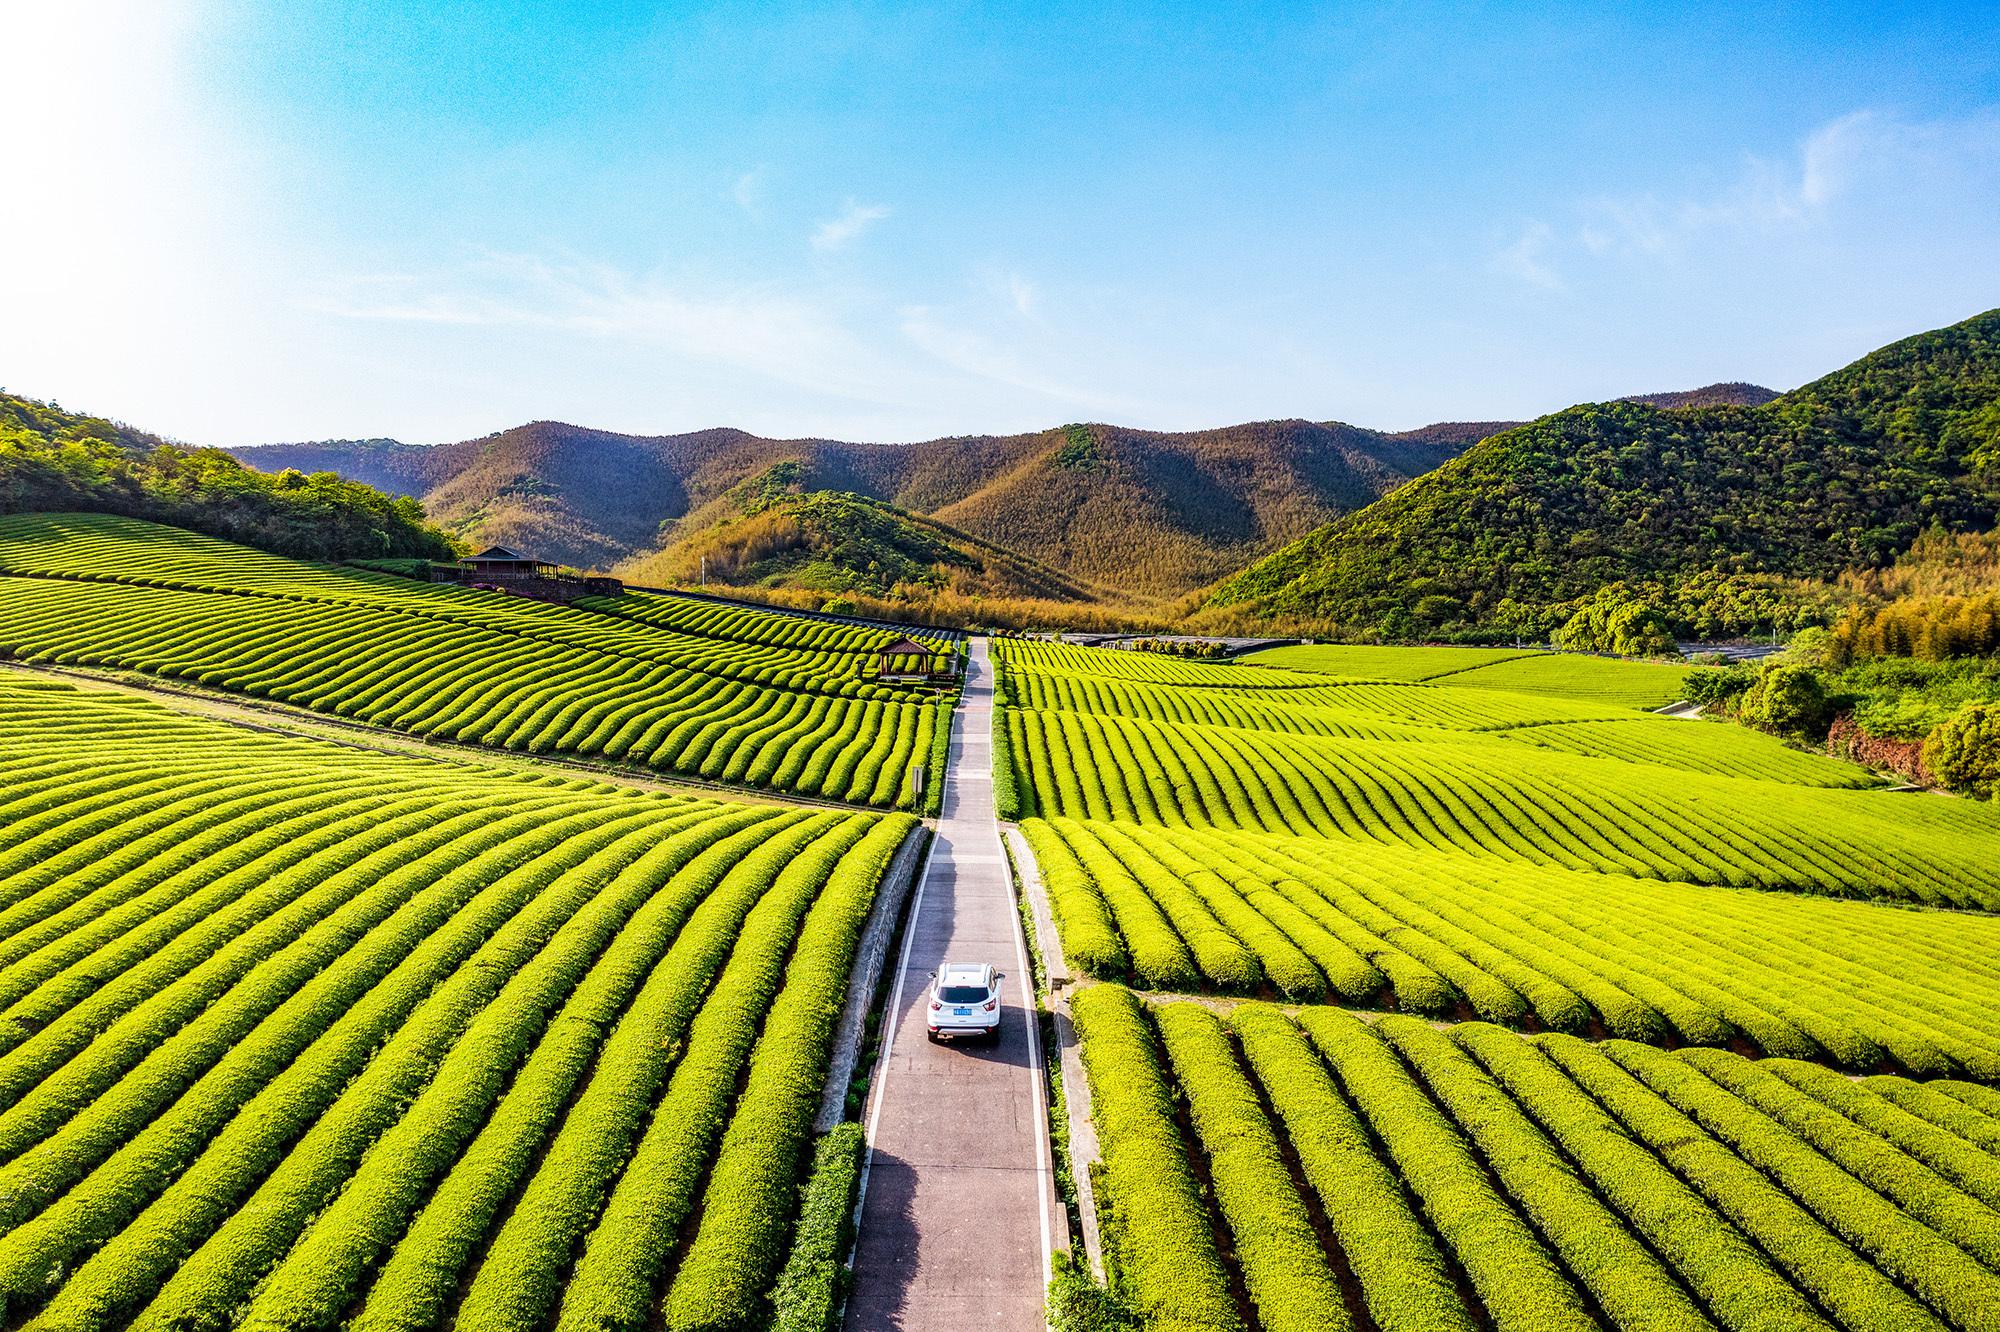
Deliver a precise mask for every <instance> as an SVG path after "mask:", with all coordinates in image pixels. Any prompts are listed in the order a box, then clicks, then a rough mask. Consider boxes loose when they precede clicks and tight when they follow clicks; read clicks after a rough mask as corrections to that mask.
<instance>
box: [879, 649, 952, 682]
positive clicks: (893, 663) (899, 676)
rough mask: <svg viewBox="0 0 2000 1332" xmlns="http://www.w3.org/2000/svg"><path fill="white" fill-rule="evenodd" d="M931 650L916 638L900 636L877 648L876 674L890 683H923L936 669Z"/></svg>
mask: <svg viewBox="0 0 2000 1332" xmlns="http://www.w3.org/2000/svg"><path fill="white" fill-rule="evenodd" d="M932 657H933V654H932V652H931V650H930V649H929V648H927V647H925V646H924V645H923V644H922V643H919V642H917V641H916V640H915V639H914V638H898V639H896V640H894V641H893V642H889V643H884V644H883V645H882V646H881V647H879V648H877V649H876V650H875V662H876V669H875V676H876V678H877V679H879V680H884V681H887V682H888V683H890V684H908V683H912V682H915V683H922V682H923V681H926V680H928V679H930V678H931V676H932V674H933V673H934V672H935V670H936V665H937V664H936V662H935V661H934V660H933V659H932Z"/></svg>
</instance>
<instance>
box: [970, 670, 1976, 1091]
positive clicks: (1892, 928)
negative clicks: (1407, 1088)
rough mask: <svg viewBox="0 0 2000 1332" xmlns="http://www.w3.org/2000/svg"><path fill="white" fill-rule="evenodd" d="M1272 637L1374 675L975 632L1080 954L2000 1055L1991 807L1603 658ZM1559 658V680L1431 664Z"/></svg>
mask: <svg viewBox="0 0 2000 1332" xmlns="http://www.w3.org/2000/svg"><path fill="white" fill-rule="evenodd" d="M1285 651H1286V652H1289V653H1290V654H1291V655H1290V656H1288V657H1286V658H1285V660H1287V661H1291V662H1293V663H1297V662H1298V661H1299V660H1300V658H1299V657H1298V655H1297V654H1298V653H1299V652H1302V651H1311V652H1327V651H1355V652H1364V651H1365V652H1367V653H1369V654H1371V656H1370V657H1369V658H1366V659H1365V660H1367V661H1372V662H1374V663H1375V664H1377V665H1378V666H1379V667H1381V668H1382V673H1383V675H1384V676H1385V678H1384V679H1381V680H1361V679H1358V678H1355V679H1348V678H1347V677H1331V676H1325V675H1314V674H1312V673H1309V672H1305V671H1302V670H1299V669H1298V668H1297V665H1296V664H1294V665H1291V666H1285V667H1281V668H1278V669H1267V668H1260V667H1258V666H1255V665H1241V664H1234V665H1216V664H1209V663H1190V662H1178V661H1175V662H1166V663H1156V662H1154V661H1148V660H1141V659H1140V654H1136V653H1128V652H1113V651H1097V652H1095V653H1091V652H1088V651H1086V650H1084V649H1079V648H1063V649H1060V650H1056V651H1051V649H1050V648H1049V647H1048V645H1043V644H1033V643H1018V644H1017V643H1012V642H1010V643H1006V644H1004V645H1003V646H1002V653H1003V660H1004V661H1005V663H1006V676H1005V685H1004V690H1005V696H1006V697H1007V698H1008V699H1010V700H1011V702H1012V703H1013V706H1011V707H1009V708H1007V709H1005V711H1004V729H1005V743H1004V744H1003V745H1002V746H1001V748H1002V749H1003V750H1004V752H1005V754H1006V760H1005V761H1006V763H1007V766H1008V771H1007V772H1006V773H1004V774H1003V776H1002V781H1001V802H1002V805H1003V807H1007V808H1011V810H1012V811H1013V812H1014V813H1015V814H1016V815H1018V816H1020V817H1021V818H1022V819H1023V821H1024V823H1023V831H1024V833H1025V835H1026V838H1027V841H1028V844H1029V846H1030V847H1031V848H1032V849H1033V851H1034V854H1035V858H1036V861H1037V862H1038V866H1039V869H1040V872H1041V874H1042V876H1043V878H1044V881H1045V883H1046V884H1047V887H1048V890H1049V896H1050V900H1051V907H1052V910H1053V914H1054V917H1055V920H1056V922H1057V925H1058V927H1059V933H1060V935H1061V939H1062V945H1063V951H1064V954H1065V957H1066V959H1067V960H1068V961H1069V963H1070V964H1071V966H1072V967H1073V968H1075V969H1076V970H1078V971H1080V972H1082V973H1083V974H1086V975H1091V976H1096V977H1099V978H1102V979H1112V980H1125V981H1129V982H1131V983H1133V984H1136V985H1140V986H1143V987H1145V988H1147V989H1152V990H1164V991H1175V990H1178V991H1207V992H1213V993H1221V994H1236V995H1260V994H1261V995H1269V996H1271V997H1274V998H1280V999H1284V1000H1288V1001H1291V1002H1296V1003H1315V1002H1333V1003H1341V1004H1347V1005H1353V1006H1360V1007H1365V1008H1382V1007H1388V1008H1394V1009H1397V1010H1401V1011H1405V1012H1415V1013H1423V1014H1429V1015H1432V1016H1435V1017H1438V1018H1474V1017H1478V1018H1484V1019H1487V1020H1489V1021H1494V1022H1502V1023H1507V1024H1510V1025H1515V1026H1526V1027H1530V1028H1547V1029H1553V1030H1557V1031H1568V1032H1575V1033H1579V1034H1584V1035H1610V1036H1619V1037H1625V1038H1629V1039H1635V1040H1642V1041H1650V1042H1658V1043H1673V1044H1689V1045H1705V1046H1713V1047H1724V1048H1727V1047H1735V1048H1739V1049H1753V1050H1757V1051H1761V1052H1765V1053H1769V1054H1775V1055H1785V1056H1791V1057H1797V1058H1805V1059H1817V1060H1822V1061H1824V1062H1826V1063H1829V1064H1832V1065H1835V1066H1839V1067H1843V1068H1849V1069H1855V1070H1861V1071H1874V1070H1877V1069H1881V1068H1894V1069H1898V1070H1902V1071H1905V1072H1909V1073H1914V1074H1920V1075H1927V1076H1928V1075H1957V1076H1971V1077H1976V1078H1981V1079H1994V1078H2000V919H1996V918H1995V917H1994V916H1992V915H1990V914H1987V913H1988V912H1989V911H1991V910H1992V909H1993V908H1994V907H1995V905H1996V904H2000V813H1997V812H1996V811H1995V810H1994V809H1993V808H1992V807H1990V806H1986V805H1980V804H1975V803H1973V802H1969V801H1962V800H1951V799H1944V798H1937V797H1928V796H1911V795H1902V794H1891V793H1888V792H1885V791H1882V790H1879V789H1873V788H1877V787H1879V785H1880V783H1879V782H1878V780H1877V779H1876V778H1874V777H1873V776H1872V775H1871V774H1869V773H1867V772H1866V771H1865V770H1863V769H1861V768H1858V767H1855V766H1853V765H1850V764H1845V763H1839V762H1836V761H1834V760H1832V759H1828V758H1824V757H1821V756H1817V755H1812V754H1805V753H1801V752H1798V751H1795V750H1792V749H1789V748H1787V747H1785V746H1784V745H1782V744H1780V743H1779V742H1778V741H1776V740H1774V739H1772V738H1771V737H1769V736H1765V735H1761V734H1758V733H1755V732H1751V731H1747V730H1744V729H1742V728H1740V727H1735V726H1728V725H1723V724H1719V723H1705V722H1688V721H1679V720H1670V719H1666V718H1659V717H1652V716H1648V715H1646V714H1645V713H1643V712H1641V711H1639V710H1637V709H1633V708H1625V707H1618V706H1615V705H1610V704H1606V703H1604V702H1603V701H1602V694H1603V692H1604V691H1603V688H1602V678H1603V676H1604V673H1605V672H1606V671H1607V670H1610V669H1613V668H1615V667H1617V666H1618V665H1620V663H1617V662H1609V661H1601V660H1598V659H1594V658H1581V659H1565V658H1560V657H1550V656H1540V657H1516V658H1509V659H1506V660H1502V661H1499V662H1497V663H1491V662H1489V663H1485V664H1475V665H1473V666H1471V667H1470V668H1468V669H1464V670H1456V671H1451V672H1449V673H1448V674H1446V675H1444V676H1443V677H1442V678H1439V679H1438V680H1437V682H1436V683H1421V682H1417V681H1414V680H1410V679H1397V678H1395V677H1397V676H1398V675H1402V676H1410V675H1414V674H1415V673H1416V672H1417V671H1418V670H1434V669H1436V667H1437V659H1438V654H1439V653H1441V652H1449V651H1457V649H1430V648H1420V649H1411V650H1410V651H1412V652H1413V653H1414V654H1415V656H1416V657H1417V663H1416V664H1415V665H1413V666H1410V667H1409V668H1408V669H1404V670H1401V671H1398V670H1397V669H1395V667H1396V663H1395V662H1394V661H1393V659H1391V658H1386V657H1384V656H1383V654H1385V653H1391V652H1394V651H1396V649H1388V648H1372V649H1287V650H1285ZM1571 660H1574V661H1577V662H1578V663H1580V664H1582V674H1581V676H1580V679H1581V683H1580V685H1579V690H1580V692H1581V693H1582V694H1583V695H1584V696H1583V697H1581V698H1559V697H1543V696H1539V695H1534V694H1525V693H1518V692H1513V691H1505V690H1493V689H1474V688H1469V687H1466V686H1464V685H1461V684H1459V683H1458V682H1459V681H1460V680H1463V679H1465V678H1467V677H1469V676H1477V675H1479V674H1482V673H1484V672H1485V671H1488V670H1502V669H1507V668H1508V667H1511V666H1515V665H1517V664H1526V663H1538V665H1537V669H1538V670H1539V671H1541V673H1542V675H1543V677H1544V678H1545V679H1555V678H1559V677H1558V674H1557V668H1558V667H1560V666H1563V665H1566V664H1568V663H1569V661H1571ZM1540 663H1552V664H1540ZM1162 666H1164V667H1165V669H1164V670H1163V669H1162ZM1636 669H1639V670H1641V671H1642V672H1648V673H1649V672H1650V670H1651V668H1650V667H1647V666H1639V667H1636ZM1829 898H1845V899H1851V900H1846V901H1832V900H1826V899H1829ZM1910 906H1920V907H1942V908H1955V909H1953V910H1945V911H1938V910H1911V909H1908V907H1910Z"/></svg>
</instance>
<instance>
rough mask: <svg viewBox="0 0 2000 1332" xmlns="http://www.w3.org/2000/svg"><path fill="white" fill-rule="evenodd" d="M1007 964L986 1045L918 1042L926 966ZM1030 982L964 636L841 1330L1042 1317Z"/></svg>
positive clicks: (1041, 1199)
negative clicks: (994, 1035) (939, 800)
mask: <svg viewBox="0 0 2000 1332" xmlns="http://www.w3.org/2000/svg"><path fill="white" fill-rule="evenodd" d="M947 961H951V962H990V963H992V964H994V965H995V966H997V967H999V968H1000V969H1001V970H1002V971H1004V972H1006V973H1007V979H1006V982H1005V987H1004V991H1003V993H1004V1000H1003V1002H1004V1005H1005V1011H1004V1012H1003V1014H1002V1018H1001V1025H1000V1031H1001V1036H1000V1040H999V1041H998V1043H997V1044H994V1045H990V1046H988V1045H933V1044H931V1043H930V1042H929V1040H928V1039H927V1038H926V1036H925V1030H924V1028H925V1007H924V1006H925V1004H926V1003H927V1002H928V986H929V981H930V973H931V972H932V971H934V970H936V969H937V968H938V967H939V966H941V965H942V964H943V963H945V962H947ZM1033 990H1034V978H1033V973H1032V972H1031V971H1030V970H1029V968H1028V960H1027V953H1026V949H1025V947H1024V945H1023V942H1022V937H1021V926H1020V916H1019V913H1018V911H1017V909H1016V907H1015V903H1014V889H1013V882H1012V879H1011V877H1010V875H1009V874H1008V870H1007V858H1006V853H1005V852H1004V851H1003V850H1002V848H1001V845H1000V828H999V824H998V823H997V822H996V821H995V819H994V813H993V667H992V662H991V658H990V653H989V649H988V644H987V641H986V640H985V639H983V638H982V639H976V640H974V642H973V644H972V652H971V658H970V661H969V663H968V665H967V668H966V680H965V689H964V692H963V693H962V694H961V695H960V698H959V704H958V711H957V714H956V717H955V723H954V726H953V736H952V742H951V757H950V761H949V764H948V765H947V772H946V777H945V789H944V813H943V817H942V818H941V819H940V820H939V823H938V828H937V838H936V840H935V842H934V843H933V844H932V848H931V856H930V859H929V861H928V862H927V864H926V866H925V870H924V876H923V879H922V881H921V882H920V883H919V885H918V888H917V897H916V900H915V901H914V902H913V903H912V905H911V919H910V923H909V927H908V932H907V934H906V936H905V939H904V945H903V952H902V956H901V958H900V959H899V962H898V973H897V977H896V982H895V986H894V991H893V993H892V995H891V999H890V1007H889V1012H888V1014H887V1025H886V1028H885V1036H884V1041H883V1047H882V1054H881V1057H880V1060H879V1062H878V1063H877V1065H876V1072H875V1082H874V1090H873V1095H872V1098H871V1100H870V1104H869V1111H868V1120H867V1123H868V1140H869V1157H868V1167H867V1173H866V1174H865V1175H864V1177H863V1181H862V1188H863V1190H864V1192H863V1195H862V1202H861V1230H860V1238H859V1241H858V1243H857V1245H856V1250H855V1259H854V1290H853V1294H852V1295H851V1296H850V1298H849V1300H848V1305H847V1327H848V1329H849V1330H850V1332H881V1330H882V1329H889V1328H930V1329H942V1328H975V1327H976V1328H992V1329H1000V1330H1002V1332H1033V1330H1035V1329H1041V1328H1043V1327H1045V1326H1046V1320H1045V1318H1044V1315H1043V1312H1042V1294H1043V1290H1044V1289H1045V1287H1046V1286H1047V1284H1048V1275H1049V1246H1050V1242H1051V1234H1052V1232H1051V1229H1050V1227H1051V1226H1052V1225H1053V1224H1055V1222H1056V1220H1057V1219H1058V1218H1059V1217H1060V1216H1061V1213H1060V1211H1058V1210H1057V1209H1056V1204H1055V1200H1054V1180H1053V1177H1052V1176H1051V1174H1050V1172H1049V1158H1048V1134H1047V1132H1046V1131H1045V1130H1046V1125H1047V1115H1046V1112H1045V1110H1044V1106H1043V1099H1042V1082H1041V1073H1040V1065H1041V1060H1040V1051H1039V1049H1038V1048H1037V1046H1036V1035H1035V1027H1034V1016H1033V1013H1034V1002H1033Z"/></svg>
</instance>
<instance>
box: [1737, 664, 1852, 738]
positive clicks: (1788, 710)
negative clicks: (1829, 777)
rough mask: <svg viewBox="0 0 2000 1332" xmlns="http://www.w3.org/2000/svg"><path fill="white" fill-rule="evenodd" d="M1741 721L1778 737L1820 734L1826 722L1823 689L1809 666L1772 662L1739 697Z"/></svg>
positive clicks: (1827, 719) (1828, 716) (1829, 710)
mask: <svg viewBox="0 0 2000 1332" xmlns="http://www.w3.org/2000/svg"><path fill="white" fill-rule="evenodd" d="M1741 711H1742V716H1743V720H1744V721H1746V722H1749V723H1750V724H1751V725H1753V726H1761V727H1763V728H1764V729H1765V730H1767V731H1773V732H1776V733H1777V734H1779V735H1790V736H1817V735H1824V734H1825V733H1826V729H1827V723H1828V721H1829V720H1830V712H1831V708H1830V706H1829V704H1828V702H1827V697H1826V687H1825V686H1824V685H1823V684H1821V683H1820V678H1819V675H1818V673H1817V672H1815V671H1814V670H1813V669H1812V668H1811V667H1809V666H1794V665H1789V664H1786V663H1782V662H1774V663H1772V664H1771V665H1768V666H1766V667H1765V668H1764V669H1763V670H1762V671H1761V672H1759V673H1758V676H1757V680H1756V682H1755V683H1754V684H1752V685H1751V686H1750V688H1749V689H1748V690H1747V691H1746V692H1745V693H1744V695H1743V704H1742V709H1741Z"/></svg>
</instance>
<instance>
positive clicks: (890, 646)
mask: <svg viewBox="0 0 2000 1332" xmlns="http://www.w3.org/2000/svg"><path fill="white" fill-rule="evenodd" d="M875 650H876V651H877V652H879V653H881V654H882V655H884V656H888V655H889V654H891V653H894V654H895V655H896V656H899V657H909V656H925V657H928V656H930V655H931V650H930V649H929V648H927V647H925V646H924V645H923V644H922V643H919V642H917V641H916V640H915V639H913V638H899V639H897V640H896V641H895V642H893V643H884V644H883V645H882V646H881V647H879V648H877V649H875Z"/></svg>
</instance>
